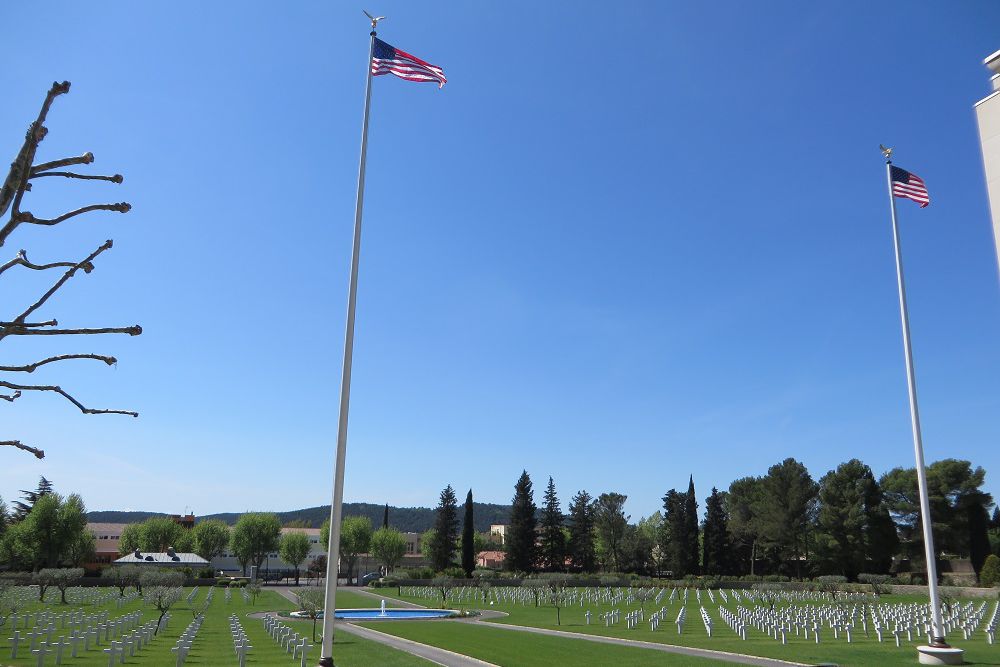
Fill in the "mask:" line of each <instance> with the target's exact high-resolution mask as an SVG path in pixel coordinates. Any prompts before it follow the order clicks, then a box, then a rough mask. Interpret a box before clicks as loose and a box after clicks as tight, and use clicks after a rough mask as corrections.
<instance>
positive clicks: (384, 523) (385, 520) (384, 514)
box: [382, 503, 389, 528]
mask: <svg viewBox="0 0 1000 667" xmlns="http://www.w3.org/2000/svg"><path fill="white" fill-rule="evenodd" d="M382 527H383V528H388V527H389V503H386V504H385V511H384V512H382Z"/></svg>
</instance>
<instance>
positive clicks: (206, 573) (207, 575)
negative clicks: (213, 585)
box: [198, 567, 215, 579]
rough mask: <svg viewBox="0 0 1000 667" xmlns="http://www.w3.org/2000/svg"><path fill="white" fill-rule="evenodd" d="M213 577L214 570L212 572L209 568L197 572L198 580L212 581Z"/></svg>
mask: <svg viewBox="0 0 1000 667" xmlns="http://www.w3.org/2000/svg"><path fill="white" fill-rule="evenodd" d="M213 577H215V570H213V569H212V568H210V567H205V568H202V569H200V570H198V578H199V579H212V578H213Z"/></svg>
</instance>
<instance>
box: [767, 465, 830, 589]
mask: <svg viewBox="0 0 1000 667" xmlns="http://www.w3.org/2000/svg"><path fill="white" fill-rule="evenodd" d="M816 491H817V486H816V482H814V481H813V479H812V477H811V476H810V475H809V471H808V470H806V467H805V466H804V465H802V464H801V463H799V462H798V461H796V460H795V459H793V458H787V459H785V460H784V461H782V462H781V463H778V464H775V465H773V466H771V467H770V468H768V471H767V476H766V477H764V478H763V479H762V480H761V495H760V497H759V498H758V499H757V500H758V502H757V504H756V507H755V508H754V513H755V514H756V515H757V523H758V529H759V531H760V539H761V541H762V542H763V543H764V544H765V545H767V546H769V547H771V548H773V549H774V550H775V551H776V552H777V554H778V557H779V558H780V559H781V563H782V565H784V566H787V565H788V564H789V563H794V565H795V575H796V576H797V577H798V578H799V579H801V578H802V559H803V558H804V557H805V556H807V555H808V550H807V547H808V539H807V538H808V536H809V530H810V528H811V527H812V524H813V518H814V515H815V511H816Z"/></svg>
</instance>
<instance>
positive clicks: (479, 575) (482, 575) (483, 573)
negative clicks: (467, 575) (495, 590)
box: [472, 567, 497, 580]
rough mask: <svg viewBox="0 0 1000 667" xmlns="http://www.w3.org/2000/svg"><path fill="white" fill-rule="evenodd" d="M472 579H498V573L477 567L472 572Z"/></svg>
mask: <svg viewBox="0 0 1000 667" xmlns="http://www.w3.org/2000/svg"><path fill="white" fill-rule="evenodd" d="M472 578H473V579H476V580H481V579H496V578H497V573H496V571H495V570H488V569H486V568H481V567H477V568H476V569H475V570H473V571H472Z"/></svg>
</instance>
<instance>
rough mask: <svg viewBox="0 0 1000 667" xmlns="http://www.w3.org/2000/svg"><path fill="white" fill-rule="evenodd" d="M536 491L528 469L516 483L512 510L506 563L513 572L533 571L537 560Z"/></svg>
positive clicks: (522, 472)
mask: <svg viewBox="0 0 1000 667" xmlns="http://www.w3.org/2000/svg"><path fill="white" fill-rule="evenodd" d="M536 510H537V507H535V498H534V492H533V491H532V489H531V478H530V477H528V471H526V470H523V471H521V477H520V478H519V479H518V480H517V484H515V485H514V500H513V502H512V506H511V510H510V534H509V535H508V536H507V558H506V560H505V561H504V565H505V567H506V568H507V569H508V570H511V571H513V572H532V571H533V570H534V569H535V561H536V560H537V557H536V554H537V549H536V547H535V525H536V520H535V512H536Z"/></svg>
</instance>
